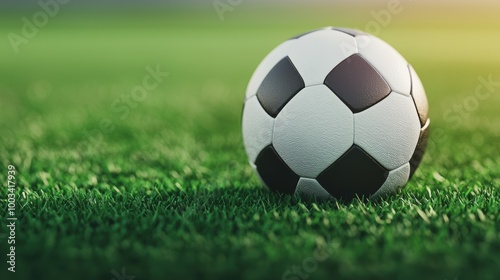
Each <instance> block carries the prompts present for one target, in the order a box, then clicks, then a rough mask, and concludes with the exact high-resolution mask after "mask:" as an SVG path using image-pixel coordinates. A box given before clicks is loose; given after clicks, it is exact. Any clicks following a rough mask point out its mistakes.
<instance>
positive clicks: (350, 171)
mask: <svg viewBox="0 0 500 280" xmlns="http://www.w3.org/2000/svg"><path fill="white" fill-rule="evenodd" d="M388 174H389V172H388V171H387V170H386V169H385V168H384V167H383V166H381V165H380V164H379V163H378V162H377V161H376V160H375V159H373V158H372V157H370V156H369V155H368V154H367V153H366V152H365V151H363V150H362V149H361V148H360V147H358V146H356V145H353V146H352V147H351V148H350V149H349V150H348V151H347V152H346V153H345V154H344V155H342V157H340V158H339V159H338V160H337V161H335V162H334V163H333V164H332V165H331V166H330V167H328V168H327V169H326V170H325V171H323V172H322V173H321V174H320V175H319V176H318V178H317V180H318V182H319V183H320V184H321V186H323V188H324V189H325V190H326V191H328V192H329V193H330V194H331V195H332V196H333V197H335V198H337V199H342V200H347V201H348V200H352V199H353V198H356V196H359V197H364V198H368V197H370V196H371V195H372V194H374V193H375V192H376V191H377V190H378V189H379V188H380V187H381V186H382V185H383V184H384V182H385V180H386V179H387V176H388Z"/></svg>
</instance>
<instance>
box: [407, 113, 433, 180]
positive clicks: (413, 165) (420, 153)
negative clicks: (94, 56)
mask: <svg viewBox="0 0 500 280" xmlns="http://www.w3.org/2000/svg"><path fill="white" fill-rule="evenodd" d="M430 122H431V120H430V119H427V122H426V123H425V125H424V127H423V128H422V129H421V130H420V137H419V138H418V142H417V147H416V148H415V151H414V152H413V155H412V156H411V159H410V179H411V177H412V176H413V174H415V171H416V170H417V168H418V166H419V165H420V162H422V158H423V157H424V154H425V148H427V141H428V140H429V126H430Z"/></svg>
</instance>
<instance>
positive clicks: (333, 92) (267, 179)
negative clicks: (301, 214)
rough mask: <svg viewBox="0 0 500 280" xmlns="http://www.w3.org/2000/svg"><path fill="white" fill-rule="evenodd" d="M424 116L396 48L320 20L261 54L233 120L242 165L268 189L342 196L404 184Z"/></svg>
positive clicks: (420, 96) (417, 85) (422, 142)
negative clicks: (320, 25)
mask: <svg viewBox="0 0 500 280" xmlns="http://www.w3.org/2000/svg"><path fill="white" fill-rule="evenodd" d="M429 122H430V121H429V118H428V103H427V97H426V95H425V91H424V87H423V85H422V83H421V81H420V79H419V78H418V76H417V74H416V73H415V71H414V70H413V68H412V67H411V66H410V65H409V64H408V63H407V62H406V60H405V59H404V58H403V57H402V56H401V55H400V54H399V53H398V52H397V51H396V50H395V49H393V48H392V47H391V46H390V45H388V44H387V43H385V42H384V41H382V40H380V39H379V38H377V37H375V36H372V35H369V34H366V33H363V32H360V31H357V30H352V29H346V28H333V27H329V28H324V29H321V30H316V31H312V32H309V33H306V34H303V35H301V36H298V37H295V38H292V39H290V40H288V41H286V42H284V43H282V44H281V45H279V46H278V47H277V48H275V49H274V50H273V51H272V52H271V53H270V54H269V55H268V56H267V57H266V58H265V59H264V60H263V61H262V62H261V64H260V65H259V66H258V68H257V70H256V71H255V73H254V74H253V76H252V78H251V80H250V83H249V85H248V88H247V92H246V97H245V104H244V108H243V120H242V126H243V140H244V144H245V149H246V152H247V154H248V157H249V160H250V164H251V165H252V166H253V168H254V169H255V170H256V172H257V174H258V175H259V177H260V179H261V181H262V182H263V183H264V184H265V185H267V186H268V187H269V188H270V189H271V190H273V191H276V192H279V193H286V194H293V193H298V194H301V195H305V196H315V197H319V198H330V199H331V198H336V199H343V200H350V199H352V198H355V197H364V198H374V197H378V196H380V195H382V194H389V193H394V192H396V191H397V190H399V189H400V188H401V187H403V186H404V185H406V183H407V182H408V180H409V179H410V178H411V176H412V175H413V173H414V172H415V169H416V168H417V167H418V165H419V164H420V161H421V159H422V156H423V153H424V151H425V147H426V144H427V138H428V129H429Z"/></svg>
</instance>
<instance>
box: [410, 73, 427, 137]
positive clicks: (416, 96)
mask: <svg viewBox="0 0 500 280" xmlns="http://www.w3.org/2000/svg"><path fill="white" fill-rule="evenodd" d="M408 68H409V69H410V78H411V96H412V98H413V102H414V103H415V107H416V108H417V112H418V118H419V119H420V125H421V126H422V127H423V126H424V125H425V124H426V122H427V119H428V118H429V103H428V101H427V96H426V95H425V90H424V87H423V85H422V82H421V81H420V79H419V78H418V76H417V73H416V72H415V70H414V69H413V67H411V65H408Z"/></svg>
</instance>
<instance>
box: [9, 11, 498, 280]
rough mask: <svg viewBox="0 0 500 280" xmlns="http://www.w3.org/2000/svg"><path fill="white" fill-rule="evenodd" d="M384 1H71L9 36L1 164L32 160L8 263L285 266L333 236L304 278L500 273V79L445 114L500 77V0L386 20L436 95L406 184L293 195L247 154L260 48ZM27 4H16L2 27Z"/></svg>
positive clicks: (245, 274) (84, 273) (38, 268)
mask: <svg viewBox="0 0 500 280" xmlns="http://www.w3.org/2000/svg"><path fill="white" fill-rule="evenodd" d="M378 8H379V9H380V7H378ZM360 11H362V12H360ZM369 11H370V8H368V7H366V8H363V7H358V10H356V11H354V10H350V11H347V12H345V11H322V12H319V13H318V12H317V11H312V10H306V11H301V12H298V11H295V10H287V11H286V12H283V11H277V10H265V11H264V10H263V11H257V10H255V11H252V10H251V9H250V10H249V8H244V6H241V7H240V8H238V9H236V10H235V11H234V12H232V13H228V14H227V17H226V20H225V21H224V22H220V21H219V20H218V17H217V15H216V14H215V12H214V11H206V12H202V11H193V12H179V13H178V12H173V11H172V12H164V13H163V12H162V13H146V14H144V15H140V16H137V15H135V14H134V13H132V12H128V13H123V14H107V13H98V14H94V15H92V16H89V15H86V14H85V13H75V12H73V13H70V12H61V14H60V15H59V16H58V17H56V18H55V19H53V20H52V21H51V22H50V23H49V25H48V26H47V27H45V28H44V29H41V30H40V32H39V33H38V35H37V36H36V37H35V38H33V39H31V41H30V43H29V44H27V45H25V46H22V47H21V52H20V53H19V54H17V55H15V54H14V53H13V52H12V49H11V48H10V46H9V45H8V43H7V41H6V40H4V41H2V42H1V43H0V61H1V63H0V77H1V78H0V104H1V109H0V111H1V112H2V114H1V118H0V139H1V140H0V162H1V168H0V170H1V173H0V180H1V181H2V182H5V181H6V179H7V178H6V175H7V166H8V165H9V164H14V165H15V166H16V167H17V169H18V176H17V179H16V181H17V184H18V188H17V192H16V194H17V196H18V202H17V207H18V209H17V217H18V218H19V220H18V222H17V223H18V228H17V249H16V255H17V265H16V268H17V273H16V274H15V275H12V274H7V272H6V269H7V265H6V263H5V261H6V256H5V255H6V249H7V244H6V239H5V237H6V235H5V234H6V232H5V226H3V225H2V231H1V233H0V235H1V236H0V237H1V239H0V244H1V245H0V248H1V250H0V252H1V257H0V260H1V262H0V263H1V265H0V268H1V272H0V275H2V276H1V278H2V279H76V280H79V279H112V278H113V277H114V275H113V274H112V272H111V271H112V270H116V271H121V269H122V267H126V272H127V274H129V275H134V276H136V279H202V278H211V279H238V278H242V279H281V278H282V277H283V275H284V273H285V272H286V271H287V270H290V269H292V267H293V266H302V264H303V262H304V260H306V263H307V260H310V257H313V256H314V254H315V250H316V249H317V248H323V249H324V248H326V249H328V252H329V254H328V257H327V258H326V259H324V260H323V261H320V262H318V263H317V267H316V268H315V269H311V270H310V273H308V274H307V275H302V278H303V279H396V278H397V279H427V278H428V279H497V278H498V275H500V253H499V252H500V217H499V209H500V188H499V185H500V179H499V178H500V168H499V162H500V152H499V148H500V145H499V141H498V139H499V137H500V126H499V125H498V124H499V123H500V114H499V113H498V106H499V104H500V94H498V92H499V91H500V88H497V92H496V93H493V94H492V95H491V96H490V97H489V98H488V99H487V100H482V101H479V103H478V107H477V108H476V109H475V110H471V111H470V112H468V114H469V115H468V116H462V117H460V122H459V123H458V125H453V124H454V123H452V122H450V121H449V120H447V119H445V118H444V117H443V114H444V113H445V112H446V110H448V109H449V108H452V106H454V105H459V104H463V103H464V102H467V101H466V100H468V98H469V97H470V96H471V92H472V91H473V90H474V89H475V87H476V86H477V85H478V84H479V82H478V77H479V76H484V77H487V76H489V75H492V77H493V79H494V80H497V81H498V80H500V68H499V66H500V59H499V56H498V49H500V39H499V38H500V31H499V29H498V26H499V24H500V22H499V21H498V20H496V19H495V18H496V17H493V16H492V15H494V13H493V12H486V11H479V10H475V9H469V10H468V11H467V12H466V11H464V10H457V9H455V10H451V8H450V9H449V10H448V13H446V9H441V10H438V11H434V12H433V13H432V14H431V16H430V18H429V12H428V9H419V8H418V7H414V8H412V7H410V6H408V7H406V9H405V11H404V12H403V13H402V14H400V15H395V16H394V19H393V21H392V22H391V24H390V25H389V26H388V27H387V28H385V29H383V32H382V33H380V34H379V36H380V37H381V38H383V39H384V40H386V41H388V42H389V43H391V44H392V45H393V46H395V47H396V48H397V49H398V50H399V51H400V52H401V53H402V54H403V55H404V56H405V57H406V58H407V59H408V61H410V62H411V63H412V64H413V65H414V67H415V69H416V70H417V72H418V73H419V75H420V77H421V78H422V80H423V82H424V84H425V86H426V89H427V93H428V97H429V102H430V106H431V120H432V134H431V140H430V143H429V149H428V153H427V154H426V157H425V159H424V162H423V164H422V166H421V168H420V169H419V170H418V171H417V173H416V175H415V176H414V178H413V179H412V180H411V181H410V182H409V183H408V185H407V187H406V188H405V189H404V190H403V192H402V193H401V194H399V195H396V196H393V197H389V198H387V199H386V200H384V201H381V202H378V203H365V202H360V201H353V202H351V203H348V204H337V203H332V202H308V201H303V200H301V199H299V198H297V197H291V196H283V197H279V196H277V195H274V194H272V193H270V192H269V191H268V190H267V189H265V188H264V187H262V186H260V185H259V183H258V180H257V179H256V178H255V176H254V175H253V173H252V170H251V168H250V167H249V166H248V164H247V159H246V155H245V152H244V149H243V145H242V140H241V136H240V114H241V111H240V110H241V105H242V100H243V96H244V91H245V87H246V83H247V81H248V79H249V77H250V75H251V73H252V71H253V70H254V69H255V67H256V65H257V64H258V63H259V61H260V60H261V59H262V57H263V56H264V55H265V54H266V53H267V52H269V51H270V50H271V49H272V48H273V47H274V46H276V45H277V44H279V43H280V42H281V41H283V40H285V39H287V38H288V37H292V36H293V35H295V34H298V33H301V32H304V31H306V30H309V29H313V28H317V27H320V26H327V25H339V26H351V27H356V26H358V27H363V26H364V24H365V23H366V22H367V21H369V20H371V19H372V18H371V17H370V14H369ZM309 12H310V14H311V16H307V14H309ZM26 13H27V14H28V15H30V13H28V12H26ZM277 14H282V15H281V16H276V15H277ZM304 14H305V15H306V16H304ZM351 15H353V16H354V15H356V16H355V17H350V16H351ZM423 15H426V16H425V22H424V21H423ZM21 16H25V14H24V13H21V14H10V15H6V14H5V15H2V17H0V31H1V32H0V34H7V33H8V32H12V31H14V32H18V30H19V29H20V26H21V21H20V17H21ZM131 18H133V20H132V19H131ZM157 64H159V65H161V68H162V69H163V70H164V71H167V72H169V73H170V75H169V76H168V77H167V78H166V79H165V80H164V81H163V82H162V83H161V84H160V85H159V87H157V88H156V89H155V90H153V91H152V92H150V93H149V95H148V97H147V98H146V99H145V100H144V102H141V103H139V104H137V107H135V108H131V109H130V115H129V116H128V117H126V118H124V119H121V118H120V116H121V115H120V114H118V113H116V112H114V111H113V109H112V104H113V102H114V101H115V100H117V99H119V98H121V96H122V95H129V94H130V92H131V90H132V88H133V87H134V86H136V85H139V84H141V83H142V78H143V77H144V76H145V75H146V71H145V67H146V66H148V65H151V66H155V65H157ZM103 119H107V120H108V121H109V122H111V123H112V125H113V129H112V131H111V132H106V131H105V130H104V129H102V128H101V127H100V122H101V121H102V120H103ZM6 193H7V191H6V188H5V184H4V187H2V189H1V191H0V195H1V202H2V206H1V208H0V209H1V210H0V214H1V217H2V221H3V222H2V224H4V223H6V222H5V219H4V217H6V215H7V213H6V207H5V204H6V203H5V201H6V200H5V198H6ZM2 234H3V235H2ZM4 275H5V276H7V278H4ZM202 276H203V277H202ZM306 276H307V277H308V278H305V277H306ZM293 277H297V278H293ZM300 278H301V277H299V275H289V277H288V278H286V279H300Z"/></svg>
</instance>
